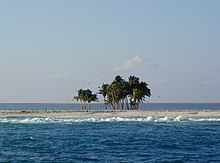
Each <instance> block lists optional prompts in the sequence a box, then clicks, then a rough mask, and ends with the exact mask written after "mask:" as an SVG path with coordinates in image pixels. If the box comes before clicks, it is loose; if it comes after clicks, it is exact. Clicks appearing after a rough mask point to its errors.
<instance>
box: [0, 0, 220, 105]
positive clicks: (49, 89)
mask: <svg viewBox="0 0 220 163" xmlns="http://www.w3.org/2000/svg"><path fill="white" fill-rule="evenodd" d="M219 8H220V1H218V0H211V1H208V0H186V1H178V0H176V1H173V0H171V1H168V0H167V1H166V0H157V1H154V0H147V1H146V0H138V1H133V0H120V1H117V0H112V1H101V0H93V1H89V0H85V1H80V0H75V1H68V0H66V1H61V0H47V1H43V0H39V1H27V0H21V1H15V0H11V1H0V14H1V15H2V17H1V26H0V31H1V37H0V77H1V80H0V82H1V84H0V103H71V102H72V97H73V96H74V95H76V90H77V89H80V88H83V89H87V88H89V89H91V90H93V92H98V87H99V86H101V85H102V83H111V82H112V80H113V78H114V77H115V76H116V75H120V76H122V77H123V78H124V79H127V78H128V77H129V76H130V75H134V76H137V77H139V78H140V80H141V81H145V82H147V83H148V84H149V88H150V89H151V91H152V97H150V98H146V103H147V102H149V103H219V102H220V100H219V97H220V76H219V75H218V72H219V71H220V64H219V61H220V45H219V43H220V30H219V29H220V20H219V16H220V10H219ZM99 101H100V102H102V96H99Z"/></svg>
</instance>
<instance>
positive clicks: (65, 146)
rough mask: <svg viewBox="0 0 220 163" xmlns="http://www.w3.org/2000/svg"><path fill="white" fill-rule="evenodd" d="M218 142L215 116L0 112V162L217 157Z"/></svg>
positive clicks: (201, 159)
mask: <svg viewBox="0 0 220 163" xmlns="http://www.w3.org/2000/svg"><path fill="white" fill-rule="evenodd" d="M15 105H16V104H14V107H16V106H15ZM29 105H30V104H29ZM32 105H37V106H31V107H32V108H39V104H32ZM42 105H45V104H42ZM152 105H153V104H152ZM160 105H163V104H160ZM168 105H169V104H165V105H164V106H162V108H170V109H171V108H172V107H174V106H173V105H172V104H171V105H170V106H168ZM0 106H1V105H0ZM25 106H27V105H25ZM196 106H197V107H198V106H199V108H197V107H196V108H195V105H194V104H187V106H181V105H175V107H179V108H175V109H180V108H185V107H187V108H189V109H190V108H192V109H201V104H198V105H196ZM215 106H216V104H215ZM218 106H219V105H218ZM218 106H217V107H216V108H212V107H213V104H206V106H205V107H206V108H210V109H217V108H218ZM19 107H20V106H18V107H17V108H19ZM28 107H30V106H28ZM59 107H60V105H59V106H56V104H53V107H51V108H49V107H48V109H52V108H56V109H57V108H59ZM71 107H72V106H71ZM154 107H156V106H154ZM23 108H24V106H23ZM29 109H30V108H29ZM219 147H220V117H206V118H202V117H197V118H192V117H182V116H181V115H180V116H177V117H115V116H111V117H94V116H91V117H86V118H82V117H81V118H80V117H65V118H64V117H58V118H55V117H50V118H49V117H13V116H11V117H0V162H135V163H136V162H220V148H219Z"/></svg>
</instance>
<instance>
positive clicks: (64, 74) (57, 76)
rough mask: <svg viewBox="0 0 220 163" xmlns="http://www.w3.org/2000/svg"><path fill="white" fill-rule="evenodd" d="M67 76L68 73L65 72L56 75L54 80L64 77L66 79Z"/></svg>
mask: <svg viewBox="0 0 220 163" xmlns="http://www.w3.org/2000/svg"><path fill="white" fill-rule="evenodd" d="M66 76H67V73H66V72H64V73H56V74H54V75H53V78H62V77H66Z"/></svg>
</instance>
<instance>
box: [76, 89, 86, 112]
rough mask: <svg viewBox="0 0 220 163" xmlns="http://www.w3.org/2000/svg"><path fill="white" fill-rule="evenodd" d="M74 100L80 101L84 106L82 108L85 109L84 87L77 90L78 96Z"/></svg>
mask: <svg viewBox="0 0 220 163" xmlns="http://www.w3.org/2000/svg"><path fill="white" fill-rule="evenodd" d="M73 100H77V101H80V103H81V106H82V110H83V108H84V104H83V89H79V90H78V91H77V96H74V97H73Z"/></svg>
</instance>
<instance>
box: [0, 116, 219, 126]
mask: <svg viewBox="0 0 220 163" xmlns="http://www.w3.org/2000/svg"><path fill="white" fill-rule="evenodd" d="M82 122H154V123H178V122H220V117H211V118H210V117H207V118H199V117H193V118H192V117H183V116H177V117H168V116H165V117H152V116H149V117H119V116H112V117H87V118H86V117H85V118H82V117H80V118H79V117H78V118H77V117H66V118H55V117H0V123H24V124H26V123H65V124H71V123H82Z"/></svg>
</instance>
